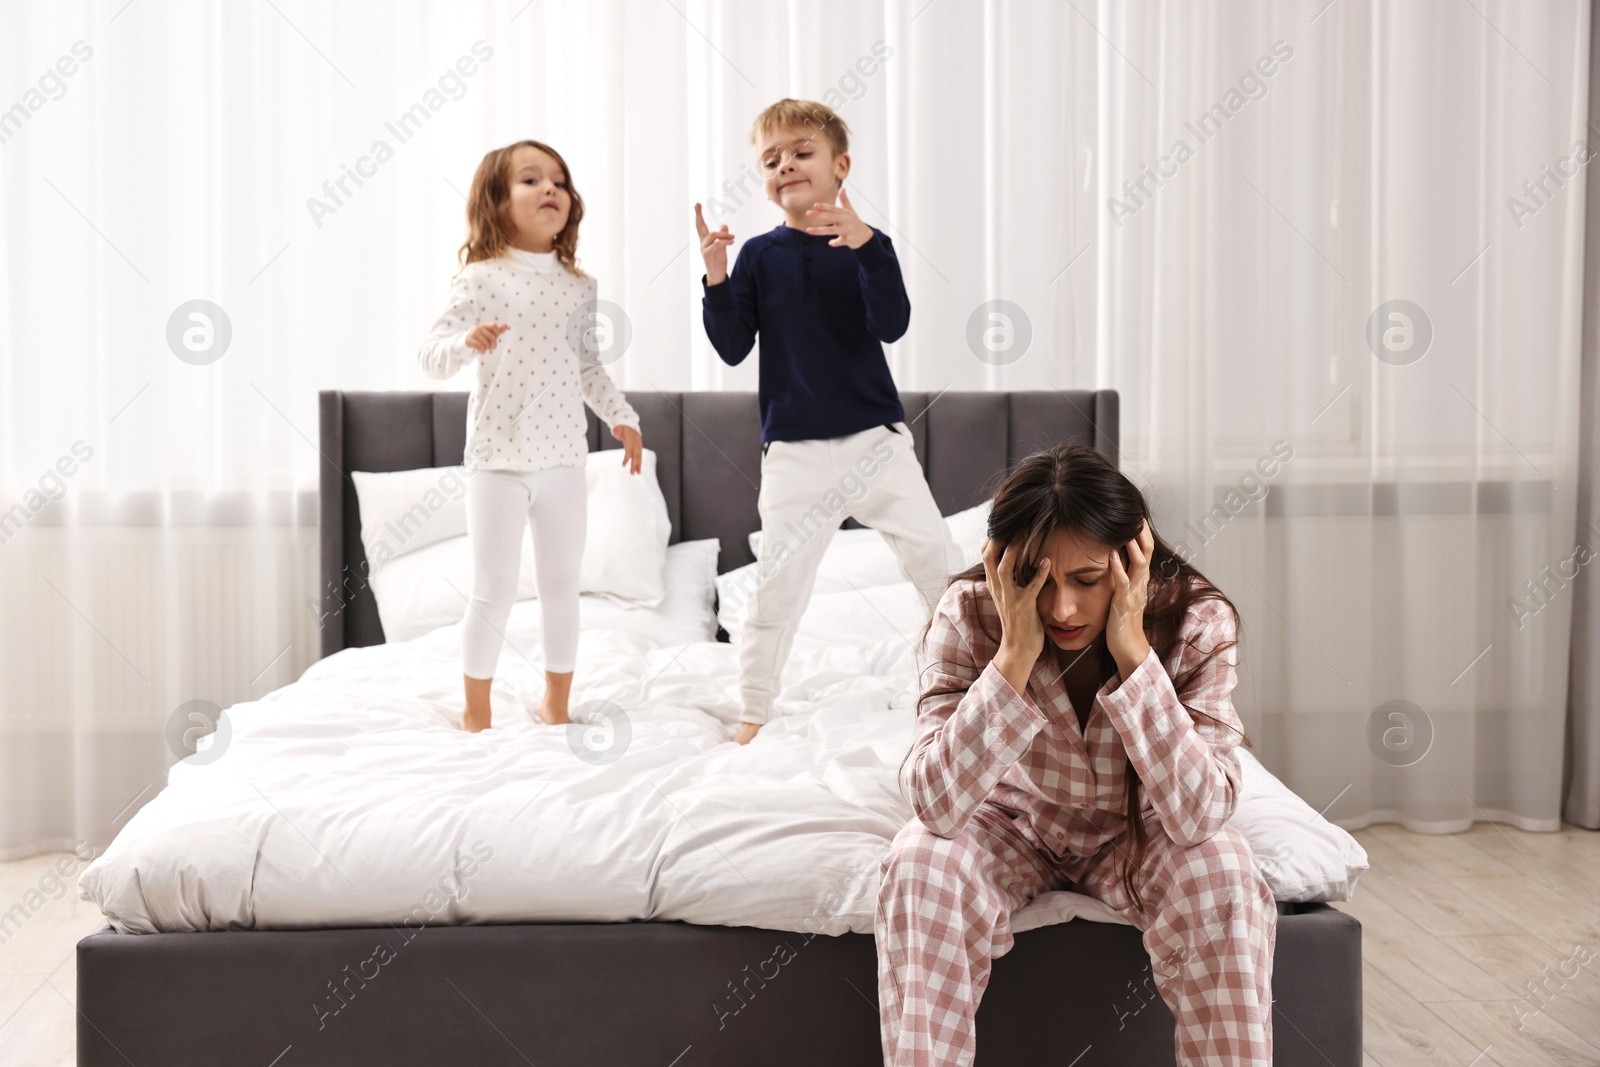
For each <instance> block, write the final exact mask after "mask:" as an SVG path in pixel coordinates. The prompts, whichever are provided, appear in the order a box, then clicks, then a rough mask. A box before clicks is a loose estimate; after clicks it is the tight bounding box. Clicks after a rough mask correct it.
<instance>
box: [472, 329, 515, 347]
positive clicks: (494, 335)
mask: <svg viewBox="0 0 1600 1067" xmlns="http://www.w3.org/2000/svg"><path fill="white" fill-rule="evenodd" d="M509 329H511V327H510V326H507V325H505V324H503V323H499V322H484V323H479V324H478V325H477V326H474V327H473V328H472V330H471V331H470V332H469V333H468V334H467V347H468V348H470V349H472V350H473V351H474V352H487V351H489V349H491V348H493V347H494V344H495V342H496V341H498V340H500V335H501V334H503V333H505V332H506V331H507V330H509Z"/></svg>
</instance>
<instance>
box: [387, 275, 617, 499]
mask: <svg viewBox="0 0 1600 1067" xmlns="http://www.w3.org/2000/svg"><path fill="white" fill-rule="evenodd" d="M595 289H596V286H595V280H594V279H593V278H584V277H579V276H578V275H576V274H573V273H572V272H571V271H569V270H567V269H566V268H565V267H564V266H562V265H561V263H560V261H559V260H557V259H556V255H555V253H554V252H544V253H536V252H523V251H520V250H518V249H509V250H507V252H506V253H505V254H504V255H501V256H498V257H496V258H494V259H485V260H478V261H476V262H473V263H469V264H467V265H466V266H465V267H463V268H462V269H461V272H460V273H459V274H457V275H456V277H455V280H454V281H453V282H452V283H451V286H450V298H449V306H448V307H447V308H446V309H445V311H444V313H443V314H442V315H440V316H439V318H438V321H436V322H435V323H434V325H433V329H432V330H431V331H429V333H428V337H427V339H426V340H425V341H424V342H423V344H422V348H421V349H420V350H419V351H418V353H417V360H418V362H420V363H421V364H422V369H423V370H424V371H426V372H427V374H428V375H429V376H430V377H434V378H449V377H451V376H452V375H454V374H455V373H456V372H457V371H459V370H460V369H461V368H462V367H463V366H465V365H466V364H468V363H470V362H472V361H473V360H476V361H477V381H476V382H475V383H474V385H473V387H472V395H471V396H470V397H469V398H468V400H467V446H466V454H467V455H475V454H479V453H477V452H475V449H477V448H479V447H480V446H481V445H483V444H487V445H489V447H490V448H491V449H492V450H493V451H492V452H491V453H490V455H489V458H488V459H487V460H484V461H483V462H482V463H481V464H480V466H481V467H482V468H484V469H487V470H517V471H535V470H544V469H546V468H548V467H560V466H579V467H581V466H583V465H584V464H585V462H586V461H587V457H588V453H589V442H588V438H587V436H586V431H587V429H588V425H587V421H586V420H585V418H584V415H583V404H584V403H585V402H587V403H588V405H589V406H590V407H591V408H593V409H594V413H595V414H596V415H597V416H599V418H600V419H601V420H602V421H603V422H605V423H606V425H607V426H610V427H612V428H615V427H617V426H631V427H633V428H634V429H636V430H637V429H638V428H639V415H638V413H637V412H635V411H634V409H633V407H632V405H630V404H629V403H628V401H627V399H626V398H625V397H624V396H623V395H622V391H621V390H620V389H618V388H617V386H616V383H615V382H613V381H612V380H611V375H609V374H607V373H606V369H605V367H604V366H603V365H601V363H600V362H599V361H598V355H599V353H598V351H597V350H596V348H595V344H594V339H593V334H592V327H593V326H594V320H593V318H592V316H591V315H589V314H588V312H589V311H591V310H593V306H594V305H593V303H592V302H593V301H594V299H595ZM585 305H588V306H587V307H586V306H585ZM490 322H498V323H503V324H505V325H506V326H509V327H510V329H508V330H506V331H505V332H504V333H503V334H501V335H500V339H499V341H498V342H497V343H496V344H495V346H494V347H493V348H491V349H490V350H489V351H487V352H482V353H479V352H476V351H474V350H473V349H471V348H469V347H468V346H467V334H468V333H469V332H470V331H471V330H472V328H473V327H474V326H478V325H480V324H483V323H490ZM569 338H570V340H569ZM580 351H581V352H584V353H586V355H585V356H584V358H581V359H580V358H579V352H580Z"/></svg>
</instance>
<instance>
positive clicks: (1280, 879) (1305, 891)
mask: <svg viewBox="0 0 1600 1067" xmlns="http://www.w3.org/2000/svg"><path fill="white" fill-rule="evenodd" d="M1234 751H1235V752H1237V753H1238V754H1239V764H1240V766H1241V767H1242V769H1243V771H1244V775H1243V781H1242V783H1241V785H1240V788H1239V804H1238V807H1236V808H1235V809H1234V812H1233V818H1232V819H1230V820H1229V822H1230V823H1231V824H1232V825H1233V826H1236V827H1238V828H1239V830H1240V832H1241V833H1243V834H1244V836H1245V838H1246V839H1247V840H1248V841H1249V842H1250V848H1251V849H1252V850H1253V851H1254V852H1255V854H1256V868H1257V869H1258V870H1260V871H1261V876H1262V877H1263V878H1265V879H1266V880H1267V884H1268V885H1270V886H1271V887H1272V895H1273V896H1274V897H1276V898H1277V899H1278V900H1287V901H1309V900H1349V899H1350V895H1351V893H1353V892H1355V888H1356V879H1357V878H1359V877H1360V876H1361V872H1362V871H1364V870H1366V869H1367V853H1366V850H1365V849H1363V848H1362V847H1361V845H1360V843H1359V842H1357V841H1356V839H1355V838H1353V837H1351V836H1350V834H1349V833H1348V832H1346V831H1345V830H1344V829H1342V828H1341V827H1338V826H1335V825H1334V824H1333V823H1331V822H1329V821H1328V820H1327V819H1324V818H1323V817H1322V816H1321V815H1319V814H1317V812H1316V810H1315V809H1313V808H1312V807H1311V805H1310V804H1307V803H1306V802H1305V801H1304V800H1301V799H1300V797H1299V796H1297V795H1296V794H1295V793H1294V792H1293V791H1292V790H1291V789H1290V788H1289V787H1288V786H1286V785H1284V784H1283V783H1282V782H1280V781H1279V780H1278V778H1277V776H1276V775H1274V774H1273V773H1272V772H1271V771H1269V770H1267V769H1266V768H1265V767H1263V766H1262V765H1261V761H1260V760H1258V759H1256V757H1255V754H1254V753H1252V752H1251V751H1250V750H1249V749H1246V748H1237V749H1235V750H1234Z"/></svg>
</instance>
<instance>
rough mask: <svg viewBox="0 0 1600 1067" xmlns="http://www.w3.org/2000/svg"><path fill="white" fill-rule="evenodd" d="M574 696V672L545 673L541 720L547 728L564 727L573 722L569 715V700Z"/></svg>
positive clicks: (540, 710) (540, 712)
mask: <svg viewBox="0 0 1600 1067" xmlns="http://www.w3.org/2000/svg"><path fill="white" fill-rule="evenodd" d="M571 695H572V672H571V671H568V672H566V673H565V674H552V673H551V672H549V671H545V672H544V696H543V697H542V698H541V699H540V701H539V719H540V721H541V722H543V723H544V724H545V725H546V726H563V725H565V724H566V723H569V722H571V721H572V719H571V718H570V717H569V716H568V715H567V700H568V698H569V697H571Z"/></svg>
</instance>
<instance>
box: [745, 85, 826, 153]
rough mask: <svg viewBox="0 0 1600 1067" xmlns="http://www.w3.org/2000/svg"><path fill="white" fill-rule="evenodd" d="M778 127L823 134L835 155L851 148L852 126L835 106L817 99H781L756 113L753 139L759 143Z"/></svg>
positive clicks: (754, 143)
mask: <svg viewBox="0 0 1600 1067" xmlns="http://www.w3.org/2000/svg"><path fill="white" fill-rule="evenodd" d="M779 129H793V130H806V131H809V132H810V134H811V136H812V137H813V138H814V137H816V136H817V135H818V134H821V135H822V137H823V139H824V140H826V141H827V142H828V144H829V145H830V146H831V147H832V148H833V154H834V155H836V156H842V155H844V154H845V153H846V152H848V151H850V127H849V126H846V125H845V121H844V119H842V118H840V117H839V116H838V114H836V113H835V112H834V110H833V108H831V107H829V106H828V105H827V104H819V103H817V102H816V101H815V100H792V99H790V98H788V97H784V98H783V99H782V100H779V101H778V102H777V103H776V104H773V105H772V106H771V107H769V108H767V109H766V110H765V111H763V112H762V113H761V114H759V115H757V116H756V121H755V125H753V126H751V127H750V143H751V144H753V145H759V144H760V143H761V138H762V137H763V136H765V135H766V134H769V133H771V132H772V131H773V130H779Z"/></svg>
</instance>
